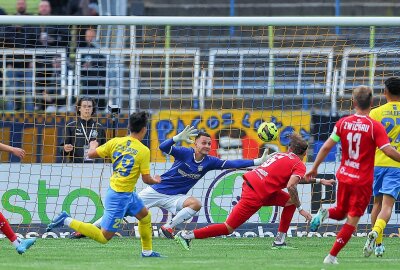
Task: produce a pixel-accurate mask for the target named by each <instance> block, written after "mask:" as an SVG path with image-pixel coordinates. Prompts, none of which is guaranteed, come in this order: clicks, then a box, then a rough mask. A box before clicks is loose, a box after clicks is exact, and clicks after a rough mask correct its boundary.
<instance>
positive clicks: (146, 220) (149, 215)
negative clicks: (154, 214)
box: [139, 211, 151, 224]
mask: <svg viewBox="0 0 400 270" xmlns="http://www.w3.org/2000/svg"><path fill="white" fill-rule="evenodd" d="M139 222H140V223H142V224H147V223H151V213H150V211H149V212H148V214H147V215H146V216H145V217H144V218H142V219H141V220H139Z"/></svg>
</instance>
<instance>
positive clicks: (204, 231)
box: [193, 223, 229, 239]
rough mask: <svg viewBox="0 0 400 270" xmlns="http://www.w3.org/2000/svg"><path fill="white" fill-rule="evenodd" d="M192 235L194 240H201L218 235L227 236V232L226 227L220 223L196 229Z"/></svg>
mask: <svg viewBox="0 0 400 270" xmlns="http://www.w3.org/2000/svg"><path fill="white" fill-rule="evenodd" d="M193 233H194V237H195V238H196V239H203V238H209V237H215V236H220V235H228V234H229V231H228V228H227V227H226V225H225V224H224V223H221V224H213V225H210V226H206V227H204V228H201V229H196V230H194V231H193Z"/></svg>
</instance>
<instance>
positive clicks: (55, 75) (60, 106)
mask: <svg viewBox="0 0 400 270" xmlns="http://www.w3.org/2000/svg"><path fill="white" fill-rule="evenodd" d="M61 65H62V62H61V57H54V58H53V61H52V75H51V78H50V80H49V82H48V83H47V85H46V87H45V89H44V91H43V99H44V108H43V109H44V110H45V111H46V112H66V111H67V106H66V97H65V96H62V91H61V90H62V89H61Z"/></svg>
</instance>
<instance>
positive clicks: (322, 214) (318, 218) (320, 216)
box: [310, 208, 328, 232]
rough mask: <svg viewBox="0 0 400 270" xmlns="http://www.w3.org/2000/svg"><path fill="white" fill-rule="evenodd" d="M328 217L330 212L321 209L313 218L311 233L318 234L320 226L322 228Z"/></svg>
mask: <svg viewBox="0 0 400 270" xmlns="http://www.w3.org/2000/svg"><path fill="white" fill-rule="evenodd" d="M327 217H328V210H327V209H324V208H320V209H319V210H318V213H317V214H316V215H315V216H314V217H313V218H312V220H311V223H310V231H311V232H316V231H318V228H319V226H321V224H322V222H324V221H325V219H326V218H327Z"/></svg>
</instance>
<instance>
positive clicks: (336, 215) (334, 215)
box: [328, 207, 346, 220]
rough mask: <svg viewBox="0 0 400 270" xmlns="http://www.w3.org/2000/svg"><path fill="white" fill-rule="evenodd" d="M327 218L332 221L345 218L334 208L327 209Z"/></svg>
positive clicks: (344, 215)
mask: <svg viewBox="0 0 400 270" xmlns="http://www.w3.org/2000/svg"><path fill="white" fill-rule="evenodd" d="M328 212H329V218H331V219H334V220H343V219H345V218H346V214H345V213H342V212H340V211H338V209H337V208H336V207H334V208H329V209H328Z"/></svg>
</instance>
